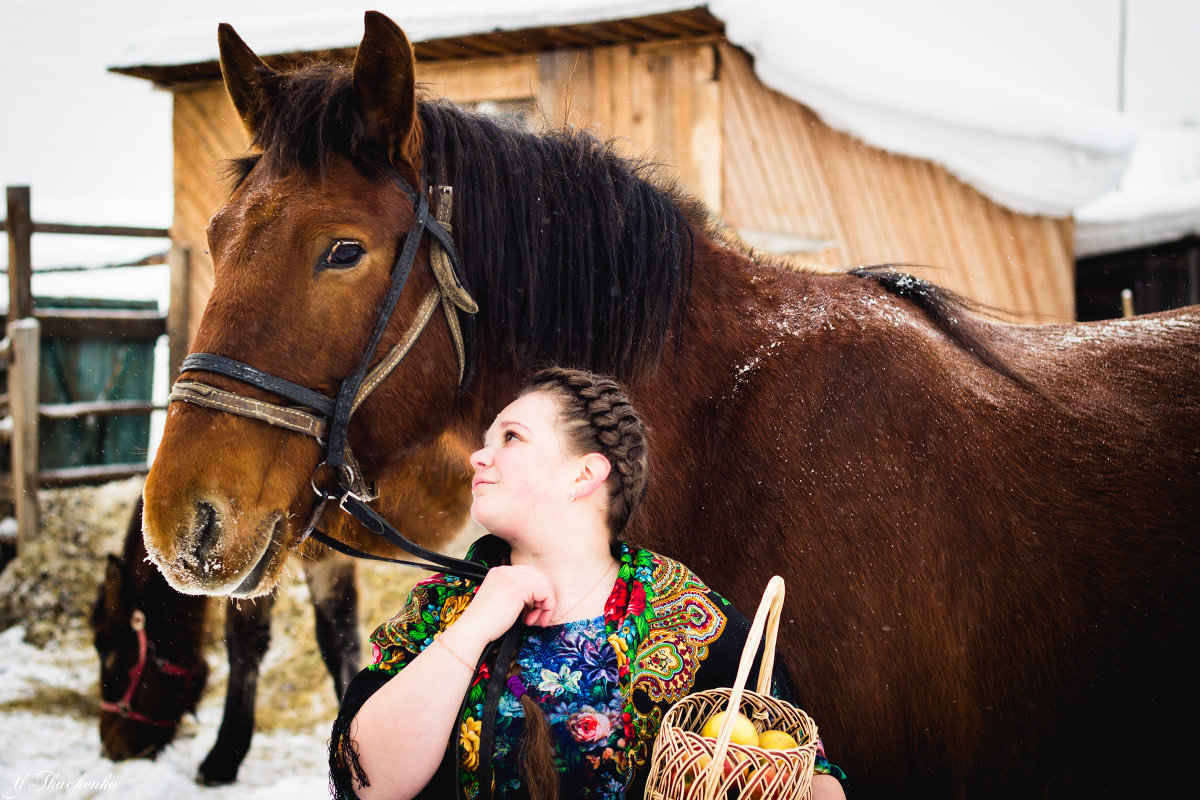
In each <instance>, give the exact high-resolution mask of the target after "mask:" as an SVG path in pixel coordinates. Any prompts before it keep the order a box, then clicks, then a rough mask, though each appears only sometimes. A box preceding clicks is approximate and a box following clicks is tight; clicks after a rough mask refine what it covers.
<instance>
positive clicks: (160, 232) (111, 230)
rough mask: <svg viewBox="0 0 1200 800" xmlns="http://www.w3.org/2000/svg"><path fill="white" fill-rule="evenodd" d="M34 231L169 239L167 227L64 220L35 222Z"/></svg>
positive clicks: (169, 233)
mask: <svg viewBox="0 0 1200 800" xmlns="http://www.w3.org/2000/svg"><path fill="white" fill-rule="evenodd" d="M33 232H34V233H72V234H83V235H86V236H130V237H134V238H137V237H142V238H146V239H167V238H169V237H170V236H171V232H170V231H169V230H167V229H166V228H141V227H134V226H129V225H69V224H67V223H63V222H35V223H33Z"/></svg>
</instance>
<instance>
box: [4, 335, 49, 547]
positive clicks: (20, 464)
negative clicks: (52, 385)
mask: <svg viewBox="0 0 1200 800" xmlns="http://www.w3.org/2000/svg"><path fill="white" fill-rule="evenodd" d="M41 328H42V326H41V323H39V322H38V321H37V320H36V319H33V318H32V317H26V318H24V319H19V320H16V321H15V322H11V323H9V325H8V336H9V339H10V340H11V341H12V351H13V355H12V369H11V370H10V371H9V373H8V392H9V403H10V406H11V409H12V418H13V432H12V445H11V447H10V450H11V454H12V456H11V457H12V465H11V468H12V480H11V481H10V485H11V486H12V493H13V505H14V507H15V511H16V517H17V548H18V550H20V549H22V548H24V547H25V545H27V544H28V543H30V542H32V541H33V537H34V536H36V535H37V530H38V498H37V488H38V484H37V480H38V475H37V469H38V349H39V345H40V343H41V338H42V336H41Z"/></svg>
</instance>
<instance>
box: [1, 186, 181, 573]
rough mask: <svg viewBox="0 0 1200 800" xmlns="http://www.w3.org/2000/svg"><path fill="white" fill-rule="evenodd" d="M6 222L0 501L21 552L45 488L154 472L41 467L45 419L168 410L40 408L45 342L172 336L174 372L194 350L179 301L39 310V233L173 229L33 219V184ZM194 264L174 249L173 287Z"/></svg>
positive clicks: (142, 233) (129, 405)
mask: <svg viewBox="0 0 1200 800" xmlns="http://www.w3.org/2000/svg"><path fill="white" fill-rule="evenodd" d="M3 224H4V229H5V231H6V232H7V234H8V294H9V305H8V320H7V323H8V324H7V335H6V336H5V337H4V339H3V340H2V341H0V370H6V371H7V372H8V394H7V396H6V397H5V396H0V439H7V440H8V441H9V444H10V451H11V465H10V471H9V472H7V473H2V472H0V499H11V501H12V503H13V507H14V514H15V516H16V520H17V542H16V544H17V547H18V549H19V548H20V547H21V545H22V543H24V542H26V541H29V540H30V537H32V536H33V535H34V534H35V533H36V531H37V526H38V502H37V490H38V488H39V487H49V486H69V485H76V484H85V483H101V482H103V481H108V480H117V479H120V478H126V477H129V476H132V475H138V474H144V473H145V472H146V471H147V470H148V468H149V465H148V464H146V463H144V462H143V463H130V464H103V465H95V466H82V467H65V468H56V469H42V470H39V468H38V456H39V454H38V449H39V448H38V425H39V421H40V420H64V419H88V420H95V419H96V418H98V417H112V416H120V415H127V414H148V413H149V412H151V411H155V410H161V409H163V408H164V407H163V406H162V405H155V404H154V403H153V402H150V401H98V402H69V403H41V402H40V398H39V397H38V378H39V366H40V365H39V363H38V361H39V351H40V347H41V341H42V337H43V336H45V337H53V338H70V339H83V338H106V339H107V338H132V339H141V340H146V339H150V340H153V339H157V338H158V337H159V336H162V335H164V334H166V335H168V336H169V352H170V355H169V357H168V358H169V365H170V369H171V370H172V373H171V374H174V372H173V371H174V369H175V368H176V367H177V366H178V364H179V362H180V360H181V359H182V358H183V355H184V351H185V349H186V346H187V338H186V337H187V326H186V319H185V318H182V317H178V314H177V313H173V312H175V303H171V304H170V308H169V309H168V312H167V314H166V315H163V314H162V313H160V312H158V311H152V310H146V311H142V310H121V309H35V308H34V307H33V290H32V287H31V279H32V276H33V264H32V260H31V252H32V249H31V239H32V237H33V234H35V233H59V234H81V235H92V236H132V237H148V238H168V237H169V236H170V232H169V231H168V230H166V229H163V228H139V227H128V226H99V225H66V224H59V223H46V222H34V221H33V220H32V218H31V216H30V191H29V187H28V186H9V187H7V216H6V218H5V220H4V221H3ZM187 260H188V253H187V251H186V250H182V249H179V248H172V250H171V252H170V253H169V255H168V261H169V262H170V264H171V274H172V282H173V284H174V282H175V280H176V276H177V275H183V276H186V275H187V272H188V270H187ZM161 263H163V261H162V259H161V258H159V259H157V260H153V259H147V260H143V261H141V262H138V265H139V266H142V265H150V264H161ZM179 313H182V312H179Z"/></svg>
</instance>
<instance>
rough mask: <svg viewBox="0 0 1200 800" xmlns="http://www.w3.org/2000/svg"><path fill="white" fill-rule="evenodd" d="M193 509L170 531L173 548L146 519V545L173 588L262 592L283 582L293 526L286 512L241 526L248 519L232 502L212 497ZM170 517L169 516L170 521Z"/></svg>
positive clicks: (246, 594) (249, 594) (194, 591)
mask: <svg viewBox="0 0 1200 800" xmlns="http://www.w3.org/2000/svg"><path fill="white" fill-rule="evenodd" d="M190 506H191V508H192V513H191V514H190V515H188V516H187V517H186V518H184V519H179V518H178V517H176V518H175V519H174V520H170V522H174V525H169V526H168V527H167V530H168V531H169V530H171V529H172V528H174V529H175V530H177V531H178V530H181V531H182V532H181V533H179V534H178V535H174V536H168V537H166V539H165V540H166V541H167V542H170V543H171V546H170V550H169V551H168V550H164V549H160V548H159V547H158V546H157V544H156V540H157V539H160V537H159V536H157V535H153V534H152V529H151V526H150V519H149V518H147V520H146V522H145V530H144V533H145V542H146V550H147V552H148V553H149V554H150V558H151V560H152V561H153V562H154V563H155V565H157V566H158V568H159V571H160V572H162V574H163V577H164V578H166V580H167V583H169V584H170V585H171V588H173V589H175V590H176V591H178V592H182V593H184V594H206V595H221V596H230V597H243V598H250V597H258V596H259V595H263V594H266V593H268V592H270V591H271V590H272V589H273V588H274V587H275V584H276V583H277V582H278V580H279V577H280V575H281V574H282V572H283V566H284V562H285V561H286V560H287V548H286V544H287V539H288V536H289V527H288V525H287V516H286V514H284V513H282V512H279V511H275V512H268V513H267V514H266V515H265V517H264V518H262V519H261V521H260V522H258V524H252V525H250V526H248V527H249V528H250V530H249V531H244V532H243V531H239V528H241V527H242V525H244V524H245V523H246V520H244V519H238V518H237V517H236V516H235V515H234V514H233V513H232V511H231V509H230V507H229V504H227V503H226V502H224V501H222V500H220V499H217V498H213V497H207V498H204V499H201V500H197V501H195V502H193V503H191V504H190ZM164 521H165V520H164Z"/></svg>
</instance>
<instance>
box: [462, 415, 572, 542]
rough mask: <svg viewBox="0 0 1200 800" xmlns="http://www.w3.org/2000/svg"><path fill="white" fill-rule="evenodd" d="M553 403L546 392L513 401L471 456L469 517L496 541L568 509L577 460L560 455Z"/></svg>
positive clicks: (559, 440)
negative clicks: (563, 507) (539, 518)
mask: <svg viewBox="0 0 1200 800" xmlns="http://www.w3.org/2000/svg"><path fill="white" fill-rule="evenodd" d="M558 420H559V409H558V401H557V400H556V399H555V398H554V397H553V396H552V395H550V394H548V393H546V392H531V393H529V394H526V395H523V396H522V397H519V398H517V399H516V400H514V401H513V402H512V403H510V404H509V405H508V406H507V407H505V409H504V410H503V411H501V412H500V413H499V414H498V415H497V416H496V421H495V422H493V423H492V426H491V427H490V428H488V430H487V433H486V434H485V435H484V443H483V447H481V448H480V449H479V450H476V451H475V452H474V453H472V454H471V467H472V468H473V469H474V470H475V475H474V477H473V478H472V480H471V495H472V497H473V498H474V502H473V503H472V504H471V517H472V518H473V519H474V520H475V521H476V522H478V523H479V524H480V525H482V526H483V527H484V528H486V529H487V530H488V531H489V532H490V533H494V534H496V535H498V536H500V537H501V538H507V535H509V534H513V533H517V534H519V533H520V531H521V530H522V529H523V528H524V527H525V524H526V523H527V522H528V521H529V520H531V519H534V518H536V517H537V516H539V515H542V514H545V513H547V512H548V511H549V510H551V509H553V508H554V507H561V505H562V504H565V503H569V502H570V498H571V486H572V483H573V481H574V479H575V477H576V475H577V474H578V465H577V464H576V463H575V462H576V461H577V459H575V458H572V457H570V456H568V455H567V454H566V453H565V452H564V451H563V445H562V440H561V438H560V436H559V424H558Z"/></svg>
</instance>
